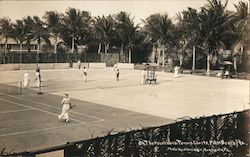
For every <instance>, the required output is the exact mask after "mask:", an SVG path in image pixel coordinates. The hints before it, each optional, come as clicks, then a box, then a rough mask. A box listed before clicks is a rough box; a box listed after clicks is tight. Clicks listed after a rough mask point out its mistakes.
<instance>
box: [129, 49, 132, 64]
mask: <svg viewBox="0 0 250 157" xmlns="http://www.w3.org/2000/svg"><path fill="white" fill-rule="evenodd" d="M131 52H132V51H131V48H129V49H128V59H129V60H128V62H129V64H130V63H131Z"/></svg>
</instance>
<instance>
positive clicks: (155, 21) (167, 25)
mask: <svg viewBox="0 0 250 157" xmlns="http://www.w3.org/2000/svg"><path fill="white" fill-rule="evenodd" d="M144 23H145V26H144V30H145V31H146V33H147V34H148V35H149V36H150V38H151V39H152V40H155V41H156V43H157V44H158V47H159V48H160V50H161V51H162V68H163V70H164V67H165V51H166V50H167V48H169V46H170V45H171V39H172V38H173V34H172V32H173V29H174V25H173V24H172V21H171V20H170V18H169V17H168V15H167V14H163V15H161V14H153V15H150V16H149V17H148V18H146V20H145V21H144Z"/></svg>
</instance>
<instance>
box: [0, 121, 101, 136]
mask: <svg viewBox="0 0 250 157" xmlns="http://www.w3.org/2000/svg"><path fill="white" fill-rule="evenodd" d="M97 122H102V120H96V121H91V122H85V123H78V124H71V125H63V126H56V127H50V128H43V129H35V130H29V131H21V132H15V133H9V134H2V135H0V137H5V136H12V135H20V134H25V133H34V132H40V131H48V130H54V129H61V128H67V127H72V126H80V125H84V124H89V123H97Z"/></svg>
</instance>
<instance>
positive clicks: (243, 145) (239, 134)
mask: <svg viewBox="0 0 250 157" xmlns="http://www.w3.org/2000/svg"><path fill="white" fill-rule="evenodd" d="M249 115H250V110H245V111H242V112H234V113H230V114H224V115H217V116H211V117H201V118H198V119H192V120H184V121H180V122H176V123H174V124H170V125H164V126H160V127H151V128H146V129H142V130H133V131H130V132H124V133H118V134H114V135H107V136H105V137H98V138H94V139H89V140H84V141H78V142H73V143H67V144H65V145H63V146H57V147H53V148H48V149H44V150H39V151H34V152H23V153H18V154H12V155H21V156H35V155H36V154H40V153H46V152H51V151H56V150H64V156H65V157H72V156H74V157H80V156H86V157H92V156H93V157H96V156H98V157H107V156H133V157H137V156H152V157H156V156H157V157H158V156H159V157H161V156H162V157H207V156H216V157H224V156H226V157H247V156H249V133H248V132H249V129H250V119H249Z"/></svg>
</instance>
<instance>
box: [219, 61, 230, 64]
mask: <svg viewBox="0 0 250 157" xmlns="http://www.w3.org/2000/svg"><path fill="white" fill-rule="evenodd" d="M220 64H222V65H233V63H232V62H230V61H223V62H221V63H220Z"/></svg>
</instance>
